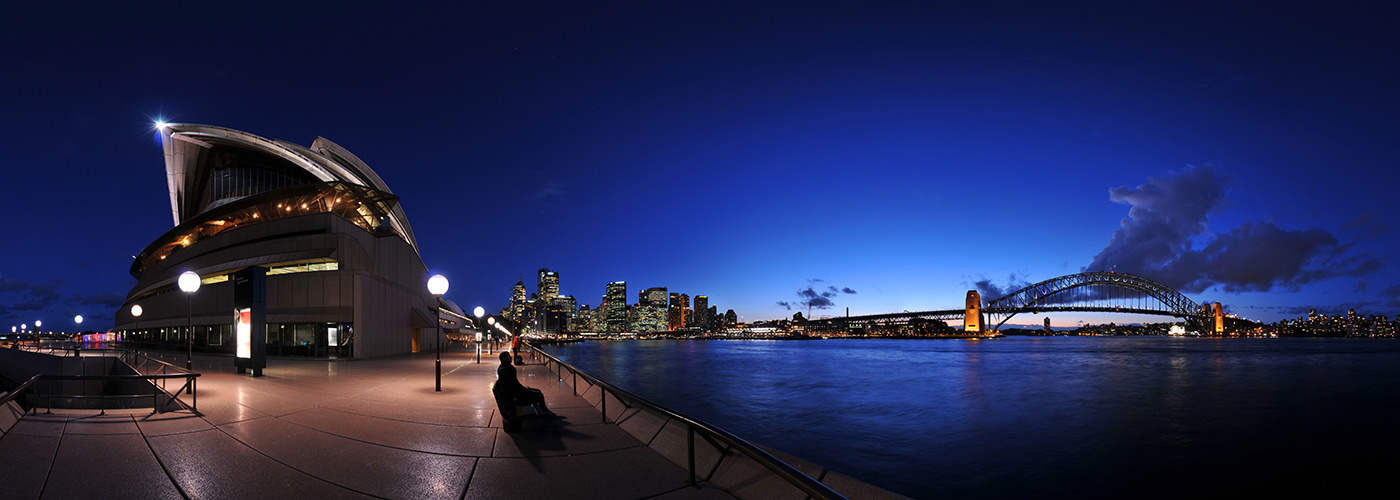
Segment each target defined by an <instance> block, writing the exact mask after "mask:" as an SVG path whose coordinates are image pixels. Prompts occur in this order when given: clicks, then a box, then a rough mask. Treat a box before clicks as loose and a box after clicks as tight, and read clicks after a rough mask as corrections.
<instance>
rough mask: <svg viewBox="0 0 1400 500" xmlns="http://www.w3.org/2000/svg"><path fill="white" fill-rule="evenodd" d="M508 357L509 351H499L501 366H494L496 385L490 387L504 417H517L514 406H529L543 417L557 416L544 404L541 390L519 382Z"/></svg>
mask: <svg viewBox="0 0 1400 500" xmlns="http://www.w3.org/2000/svg"><path fill="white" fill-rule="evenodd" d="M510 358H511V356H510V353H509V352H502V353H501V366H500V367H498V368H496V385H494V386H492V387H491V393H492V394H493V395H495V396H496V405H497V406H500V408H501V412H502V413H506V414H507V415H505V417H506V418H508V419H518V418H519V417H520V415H515V407H516V406H529V407H531V408H533V409H534V410H535V413H537V414H539V415H541V416H545V417H555V416H558V415H556V414H555V413H554V412H552V411H549V407H547V406H545V404H544V393H543V392H541V391H540V390H539V389H534V388H530V387H525V386H524V385H522V384H521V383H520V379H518V378H516V375H515V366H513V365H512V364H511V362H510ZM513 424H514V423H512V425H513Z"/></svg>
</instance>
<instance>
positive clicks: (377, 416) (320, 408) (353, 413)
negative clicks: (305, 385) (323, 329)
mask: <svg viewBox="0 0 1400 500" xmlns="http://www.w3.org/2000/svg"><path fill="white" fill-rule="evenodd" d="M346 399H350V398H346ZM360 401H372V402H376V403H392V401H380V400H375V399H360ZM321 404H322V403H316V406H314V407H311V408H306V409H304V410H298V411H295V412H292V413H288V414H287V415H292V414H295V413H301V412H303V411H309V410H327V411H334V412H340V413H348V414H350V415H357V416H361V417H366V418H377V419H380V420H389V421H392V422H404V423H409V424H423V425H436V426H438V427H468V428H472V429H485V428H490V427H492V426H490V425H457V424H438V423H432V422H423V421H420V420H408V419H404V418H389V417H381V416H379V415H370V414H368V413H360V412H357V411H350V410H342V409H340V408H331V407H329V406H321ZM430 408H441V409H446V410H456V409H457V408H453V407H450V406H430ZM496 411H497V410H494V409H493V410H491V415H492V417H494V416H495V414H496ZM487 421H488V422H489V421H490V419H487Z"/></svg>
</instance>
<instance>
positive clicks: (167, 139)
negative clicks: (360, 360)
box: [115, 124, 440, 357]
mask: <svg viewBox="0 0 1400 500" xmlns="http://www.w3.org/2000/svg"><path fill="white" fill-rule="evenodd" d="M160 134H161V143H162V146H163V149H164V156H165V172H166V179H167V185H168V188H169V191H170V208H171V215H172V217H173V219H174V223H175V227H174V228H172V229H170V230H169V231H167V232H166V233H165V234H162V235H160V236H158V237H156V238H155V240H154V241H152V242H151V243H150V245H148V246H147V247H146V248H145V249H144V250H142V251H141V253H140V254H139V255H137V256H136V259H135V261H134V262H133V263H132V265H131V271H130V272H131V276H132V277H134V278H136V281H137V283H136V285H135V286H133V287H132V289H131V291H130V292H129V293H128V294H127V297H126V302H125V303H124V304H123V305H122V307H121V309H120V310H118V311H117V313H116V326H115V329H116V330H117V331H118V332H120V333H121V334H122V336H123V339H124V340H127V341H131V342H134V343H138V344H146V345H153V346H179V347H184V346H185V345H186V342H187V341H188V339H189V337H187V335H188V333H189V332H188V331H187V329H186V322H187V321H189V322H190V323H192V324H193V345H194V349H195V350H198V351H201V352H228V353H232V352H233V349H234V345H233V344H234V342H233V319H234V316H233V283H232V282H231V281H230V275H231V274H232V273H234V272H236V271H239V270H242V269H245V268H247V267H250V266H262V267H265V268H267V270H268V271H267V316H266V318H267V331H266V332H265V335H266V346H267V353H268V354H269V355H283V356H314V357H376V356H388V355H393V354H401V353H408V352H417V351H421V350H432V349H433V348H435V347H436V345H435V343H436V342H437V340H436V339H437V335H436V328H437V321H436V319H437V318H438V314H437V311H438V310H439V307H440V303H439V301H438V299H437V298H435V297H434V296H433V295H432V294H431V293H429V292H428V290H427V287H426V282H427V278H428V271H427V268H426V266H425V265H424V264H423V260H422V258H421V257H420V256H419V253H418V244H417V241H416V240H415V239H414V236H413V230H412V228H411V227H410V226H409V224H408V219H407V217H406V216H405V215H404V212H403V210H402V208H400V207H399V204H398V201H399V198H398V197H397V196H395V195H394V194H393V192H392V191H390V190H389V187H388V186H387V185H386V184H385V183H384V181H383V179H381V178H380V177H379V175H378V174H376V173H375V172H374V171H373V170H371V169H370V168H369V166H368V165H366V164H365V163H364V162H363V161H361V160H360V159H359V158H357V157H356V156H355V155H354V154H352V153H350V152H349V151H347V150H346V149H345V148H342V147H341V146H339V145H337V144H335V143H333V142H331V141H329V140H326V139H325V138H322V137H317V138H316V139H315V140H314V141H312V143H311V146H310V147H303V146H301V145H298V144H294V143H291V142H287V141H282V140H275V139H266V138H263V137H259V136H256V135H253V134H250V133H247V132H242V131H238V130H233V129H229V128H224V127H216V126H210V125H197V124H164V125H162V126H160ZM185 271H194V272H195V273H197V274H199V276H200V280H201V284H202V285H201V287H200V288H199V290H198V291H196V292H195V293H193V294H186V293H184V292H182V291H180V289H179V288H177V287H176V279H177V277H178V276H179V275H180V274H181V273H183V272H185ZM187 295H188V296H187ZM134 305H140V306H141V308H140V310H141V311H142V312H141V314H140V315H139V316H134V315H133V311H132V306H134ZM187 315H188V316H187ZM187 318H188V319H187Z"/></svg>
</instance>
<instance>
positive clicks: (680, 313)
mask: <svg viewBox="0 0 1400 500" xmlns="http://www.w3.org/2000/svg"><path fill="white" fill-rule="evenodd" d="M689 309H690V296H689V295H686V294H683V293H672V294H671V307H670V308H668V309H667V310H666V323H667V325H669V326H670V329H671V330H680V329H682V328H685V316H686V311H687V310H689Z"/></svg>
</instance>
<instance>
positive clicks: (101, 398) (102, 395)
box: [97, 380, 107, 415]
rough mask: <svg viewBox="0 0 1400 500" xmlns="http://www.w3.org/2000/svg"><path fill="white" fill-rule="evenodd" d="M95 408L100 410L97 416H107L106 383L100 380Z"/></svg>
mask: <svg viewBox="0 0 1400 500" xmlns="http://www.w3.org/2000/svg"><path fill="white" fill-rule="evenodd" d="M97 406H98V408H99V409H100V410H101V411H99V412H97V414H98V415H106V414H107V381H105V380H102V381H99V382H98V384H97Z"/></svg>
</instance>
